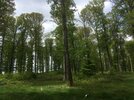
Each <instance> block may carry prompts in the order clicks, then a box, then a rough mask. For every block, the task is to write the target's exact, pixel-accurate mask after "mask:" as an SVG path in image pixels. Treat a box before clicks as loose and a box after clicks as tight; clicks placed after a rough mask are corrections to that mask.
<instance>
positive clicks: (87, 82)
mask: <svg viewBox="0 0 134 100" xmlns="http://www.w3.org/2000/svg"><path fill="white" fill-rule="evenodd" d="M52 77H55V78H56V77H57V78H59V77H61V76H60V75H59V76H58V75H57V76H56V75H55V76H53V74H50V75H49V74H47V75H46V74H44V75H39V76H38V77H37V78H36V79H32V80H15V79H8V78H5V76H0V100H134V73H122V74H111V75H95V76H93V77H90V78H84V79H82V78H75V80H74V83H75V85H74V86H73V87H68V86H67V84H66V83H65V82H63V81H62V80H60V78H59V79H55V78H52Z"/></svg>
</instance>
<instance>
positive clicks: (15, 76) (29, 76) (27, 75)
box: [12, 72, 36, 80]
mask: <svg viewBox="0 0 134 100" xmlns="http://www.w3.org/2000/svg"><path fill="white" fill-rule="evenodd" d="M12 78H13V79H15V80H31V79H36V74H35V73H29V72H25V73H17V74H13V77H12Z"/></svg>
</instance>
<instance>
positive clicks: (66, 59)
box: [61, 0, 73, 86]
mask: <svg viewBox="0 0 134 100" xmlns="http://www.w3.org/2000/svg"><path fill="white" fill-rule="evenodd" d="M61 4H62V9H63V10H62V25H63V34H64V64H65V79H67V80H68V82H69V86H72V85H73V79H72V71H71V66H70V59H69V49H68V29H67V15H66V6H65V0H61Z"/></svg>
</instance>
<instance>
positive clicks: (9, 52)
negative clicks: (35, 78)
mask: <svg viewBox="0 0 134 100" xmlns="http://www.w3.org/2000/svg"><path fill="white" fill-rule="evenodd" d="M110 1H111V2H112V4H113V7H112V11H111V12H109V13H107V14H106V13H105V12H104V11H103V9H104V2H105V0H90V1H89V3H88V4H87V5H86V6H85V8H84V9H83V10H82V11H81V13H80V14H79V17H80V19H75V18H74V13H75V12H76V11H77V8H76V4H75V0H74V1H73V0H47V3H48V4H49V5H50V6H51V12H50V13H51V16H52V18H53V21H54V22H55V23H56V24H57V27H56V29H55V30H52V32H51V33H47V35H46V34H44V28H43V26H42V24H43V23H44V20H45V17H44V16H43V15H42V14H41V13H37V12H33V13H24V14H21V15H20V16H14V11H15V3H14V0H0V73H1V74H2V73H4V74H22V73H26V74H29V73H30V74H35V75H36V74H41V73H49V72H53V71H59V72H61V73H63V76H64V77H63V79H64V80H66V81H67V82H69V85H70V86H72V85H73V76H74V75H75V76H80V75H83V76H88V77H90V76H92V75H95V74H97V73H101V74H105V73H109V72H117V73H118V72H119V73H120V72H133V70H134V52H133V51H134V40H133V37H134V1H133V0H110ZM44 2H46V0H44ZM76 23H80V24H79V25H76ZM128 38H131V39H128Z"/></svg>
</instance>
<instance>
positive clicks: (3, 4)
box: [0, 0, 15, 73]
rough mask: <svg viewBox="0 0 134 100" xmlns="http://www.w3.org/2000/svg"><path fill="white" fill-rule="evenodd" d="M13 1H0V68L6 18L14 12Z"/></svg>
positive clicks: (6, 25) (0, 65) (1, 65)
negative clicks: (0, 41)
mask: <svg viewBox="0 0 134 100" xmlns="http://www.w3.org/2000/svg"><path fill="white" fill-rule="evenodd" d="M14 10H15V9H14V1H13V0H0V12H1V13H0V36H1V37H2V46H1V49H0V68H1V67H3V59H4V57H3V56H4V52H3V51H4V45H5V36H6V30H7V27H8V24H7V23H8V22H7V17H8V16H10V15H12V14H13V12H14ZM0 73H1V71H0Z"/></svg>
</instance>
